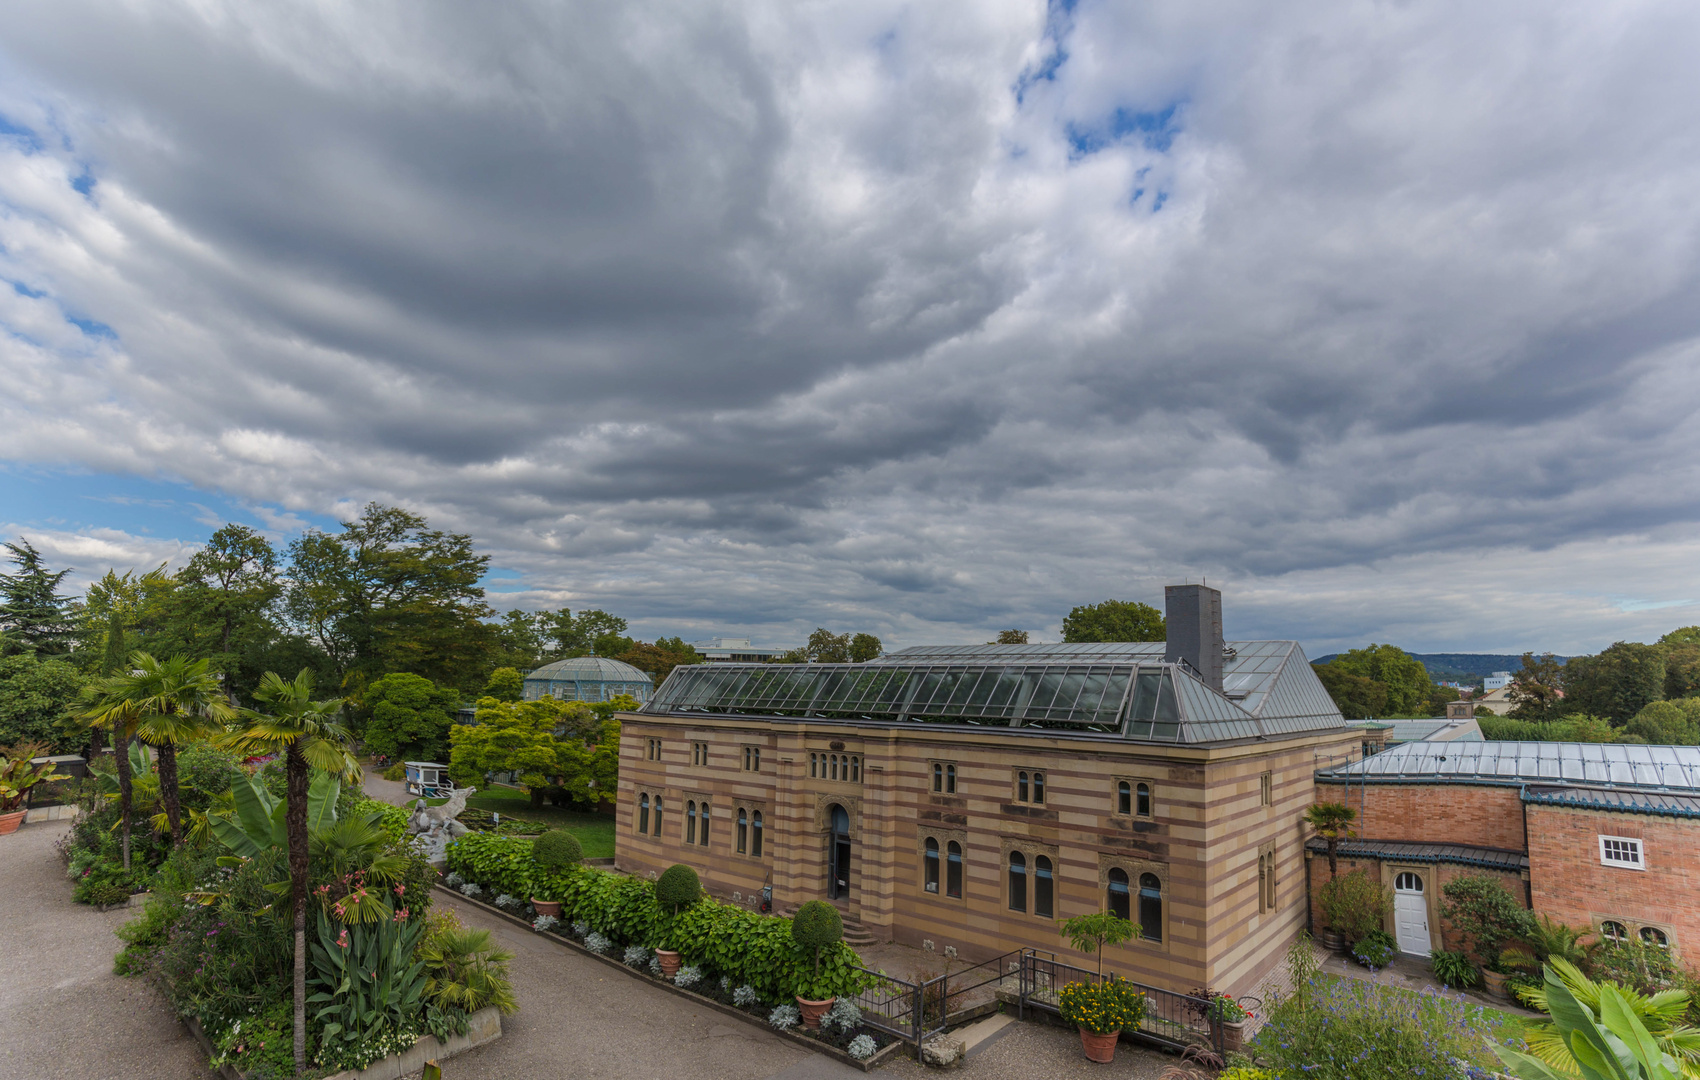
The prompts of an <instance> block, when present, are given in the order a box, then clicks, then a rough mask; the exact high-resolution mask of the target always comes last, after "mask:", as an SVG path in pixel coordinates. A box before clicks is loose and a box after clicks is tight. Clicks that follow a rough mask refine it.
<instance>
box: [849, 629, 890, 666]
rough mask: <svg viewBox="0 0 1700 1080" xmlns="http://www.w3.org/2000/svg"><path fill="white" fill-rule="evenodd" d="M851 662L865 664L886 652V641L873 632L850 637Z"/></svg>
mask: <svg viewBox="0 0 1700 1080" xmlns="http://www.w3.org/2000/svg"><path fill="white" fill-rule="evenodd" d="M849 651H850V662H851V663H852V664H865V663H867V662H868V661H869V660H874V659H877V658H878V657H879V655H880V654H881V653H883V652H885V643H884V642H882V641H880V639H879V638H877V637H875V636H874V635H872V634H857V635H856V636H855V637H853V638H851V639H850V650H849Z"/></svg>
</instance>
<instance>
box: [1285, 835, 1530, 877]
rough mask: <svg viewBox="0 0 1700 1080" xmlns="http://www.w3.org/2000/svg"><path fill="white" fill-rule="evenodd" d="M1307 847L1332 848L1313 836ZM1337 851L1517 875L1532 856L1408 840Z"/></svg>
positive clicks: (1359, 843)
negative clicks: (1477, 868)
mask: <svg viewBox="0 0 1700 1080" xmlns="http://www.w3.org/2000/svg"><path fill="white" fill-rule="evenodd" d="M1305 847H1306V848H1308V849H1309V850H1311V851H1313V852H1315V853H1317V854H1318V855H1322V854H1325V853H1326V852H1327V851H1328V845H1327V844H1326V843H1324V842H1323V841H1322V840H1320V839H1318V838H1316V837H1314V836H1313V837H1311V838H1310V839H1309V840H1308V841H1306V842H1305ZM1336 852H1337V853H1338V854H1339V855H1340V856H1342V857H1343V858H1347V859H1366V858H1367V859H1393V860H1397V861H1399V862H1418V863H1458V864H1461V865H1464V866H1485V867H1488V868H1490V869H1494V870H1509V871H1511V872H1513V873H1515V872H1517V871H1519V870H1527V869H1528V868H1529V856H1527V855H1525V854H1523V853H1522V852H1521V851H1506V850H1504V849H1502V848H1485V847H1472V846H1471V845H1469V844H1418V843H1411V842H1409V841H1404V840H1345V841H1342V842H1341V844H1340V846H1339V847H1338V848H1337V849H1336Z"/></svg>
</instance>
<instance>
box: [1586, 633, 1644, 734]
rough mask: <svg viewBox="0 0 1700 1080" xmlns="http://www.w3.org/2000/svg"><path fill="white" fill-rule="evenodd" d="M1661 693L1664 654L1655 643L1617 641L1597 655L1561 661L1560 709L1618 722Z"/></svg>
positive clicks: (1624, 721) (1622, 721)
mask: <svg viewBox="0 0 1700 1080" xmlns="http://www.w3.org/2000/svg"><path fill="white" fill-rule="evenodd" d="M1664 695H1665V654H1664V650H1663V649H1662V648H1661V647H1660V646H1658V645H1642V644H1640V643H1639V642H1633V641H1619V642H1617V643H1616V644H1614V645H1612V646H1611V647H1610V648H1608V649H1604V650H1602V651H1601V652H1600V654H1599V655H1598V656H1572V657H1571V658H1570V659H1569V660H1568V661H1566V662H1565V665H1564V711H1565V713H1566V714H1569V713H1573V712H1586V713H1592V714H1594V715H1595V716H1603V717H1605V718H1606V719H1608V720H1610V721H1611V722H1612V723H1613V724H1616V725H1622V724H1624V723H1626V722H1628V720H1629V718H1630V717H1632V716H1634V715H1635V714H1636V713H1638V712H1640V711H1641V710H1642V709H1644V708H1646V707H1647V705H1648V704H1649V703H1651V702H1654V701H1658V700H1660V699H1662V698H1663V697H1664Z"/></svg>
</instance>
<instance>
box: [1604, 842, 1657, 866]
mask: <svg viewBox="0 0 1700 1080" xmlns="http://www.w3.org/2000/svg"><path fill="white" fill-rule="evenodd" d="M1600 862H1601V863H1603V864H1605V865H1606V866H1621V867H1623V868H1624V869H1627V870H1645V869H1647V863H1646V856H1645V853H1644V852H1642V850H1641V841H1640V840H1637V839H1636V838H1635V837H1633V836H1602V837H1600Z"/></svg>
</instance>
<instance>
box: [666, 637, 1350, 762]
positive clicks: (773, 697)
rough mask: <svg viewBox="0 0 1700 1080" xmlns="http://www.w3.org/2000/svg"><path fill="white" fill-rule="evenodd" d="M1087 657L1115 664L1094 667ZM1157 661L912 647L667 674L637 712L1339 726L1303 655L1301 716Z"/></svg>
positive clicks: (1054, 651)
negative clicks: (875, 657) (855, 660)
mask: <svg viewBox="0 0 1700 1080" xmlns="http://www.w3.org/2000/svg"><path fill="white" fill-rule="evenodd" d="M1257 644H1265V643H1257ZM1278 644H1280V645H1282V646H1284V648H1283V649H1281V650H1277V651H1275V652H1274V653H1271V654H1270V655H1269V656H1262V655H1258V654H1255V650H1254V656H1253V657H1252V659H1253V661H1254V664H1253V665H1248V668H1251V667H1268V669H1269V670H1267V671H1259V670H1248V671H1246V672H1242V673H1241V674H1245V675H1248V676H1250V677H1252V679H1253V680H1254V681H1255V690H1256V692H1257V696H1258V698H1259V701H1258V705H1259V706H1262V705H1264V704H1265V703H1267V702H1269V701H1271V700H1273V698H1272V697H1271V694H1270V690H1271V688H1272V687H1273V686H1274V685H1275V684H1277V683H1278V682H1280V681H1281V679H1282V674H1283V672H1286V671H1289V670H1291V669H1292V664H1291V661H1292V659H1293V656H1294V654H1295V653H1297V646H1296V645H1295V644H1294V643H1292V642H1281V643H1278ZM982 648H983V649H988V650H999V651H998V652H991V653H985V652H981V649H982ZM1135 649H1137V650H1138V653H1137V654H1135ZM1012 650H1013V651H1012ZM1022 650H1025V651H1022ZM1093 651H1096V653H1097V654H1098V655H1105V654H1110V655H1117V656H1119V658H1120V662H1113V663H1112V662H1091V661H1090V659H1089V657H1090V656H1091V655H1092V654H1093ZM964 654H969V655H964ZM1130 654H1133V655H1130ZM1162 655H1163V643H1162V642H1155V643H1151V642H1140V643H1133V644H1132V645H1131V646H1129V645H1117V646H1102V645H1094V646H1085V647H1081V646H1062V647H1058V646H1037V647H1033V646H984V647H969V648H967V649H957V648H950V647H939V648H931V649H910V650H905V651H904V652H902V653H898V654H895V655H893V656H889V657H885V658H883V659H882V660H880V661H876V662H871V663H867V664H698V665H692V666H688V667H677V668H674V669H673V672H672V674H670V675H669V676H668V677H667V681H666V682H664V683H663V684H662V685H661V689H660V690H659V691H657V693H656V695H655V697H654V698H653V699H652V700H651V701H650V702H649V703H648V704H647V705H645V706H644V710H643V711H645V712H650V713H713V714H721V715H738V716H786V717H799V718H800V717H820V718H823V719H841V720H866V721H874V722H887V723H915V722H922V723H946V724H964V725H969V726H981V727H1011V728H1046V729H1059V730H1073V731H1085V732H1100V733H1106V734H1116V735H1121V736H1123V737H1125V738H1129V739H1138V740H1151V741H1159V742H1188V743H1195V742H1216V741H1223V740H1229V739H1243V738H1255V737H1258V736H1261V735H1268V734H1273V733H1282V732H1289V731H1301V730H1317V729H1322V728H1331V727H1341V726H1343V725H1344V721H1343V720H1342V719H1341V716H1340V714H1339V712H1338V711H1337V710H1335V709H1334V707H1333V702H1332V701H1331V700H1330V699H1329V698H1328V696H1327V693H1326V691H1324V690H1322V687H1321V683H1320V682H1318V680H1317V679H1316V675H1315V673H1314V672H1312V671H1311V670H1310V665H1309V664H1308V663H1304V658H1303V654H1302V653H1297V657H1298V661H1299V663H1298V666H1299V668H1302V671H1301V672H1300V673H1299V674H1298V675H1296V676H1295V677H1294V678H1293V679H1291V680H1287V681H1292V682H1302V681H1303V680H1306V679H1308V680H1309V682H1311V683H1315V684H1316V685H1315V687H1314V688H1310V687H1299V688H1297V689H1296V690H1295V691H1293V692H1291V693H1289V694H1288V695H1287V697H1288V698H1292V699H1293V702H1294V703H1296V704H1298V705H1299V706H1300V710H1299V711H1298V712H1296V713H1293V714H1283V715H1280V716H1275V715H1260V714H1259V713H1257V712H1254V711H1252V710H1251V709H1248V708H1247V705H1248V704H1250V702H1249V701H1247V700H1245V699H1246V698H1247V696H1248V695H1247V694H1244V693H1242V694H1241V695H1240V696H1241V700H1239V701H1236V700H1231V699H1230V698H1229V697H1228V696H1226V695H1224V694H1223V693H1218V692H1217V691H1215V690H1214V689H1211V688H1210V687H1208V686H1206V685H1204V684H1203V683H1202V682H1200V681H1199V679H1198V678H1197V676H1195V675H1193V674H1191V673H1190V672H1188V671H1186V670H1185V669H1183V668H1180V667H1178V666H1176V665H1173V664H1165V663H1163V662H1162ZM1318 695H1320V703H1321V704H1320V705H1319V704H1318V700H1317V696H1318ZM1266 711H1267V710H1266Z"/></svg>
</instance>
